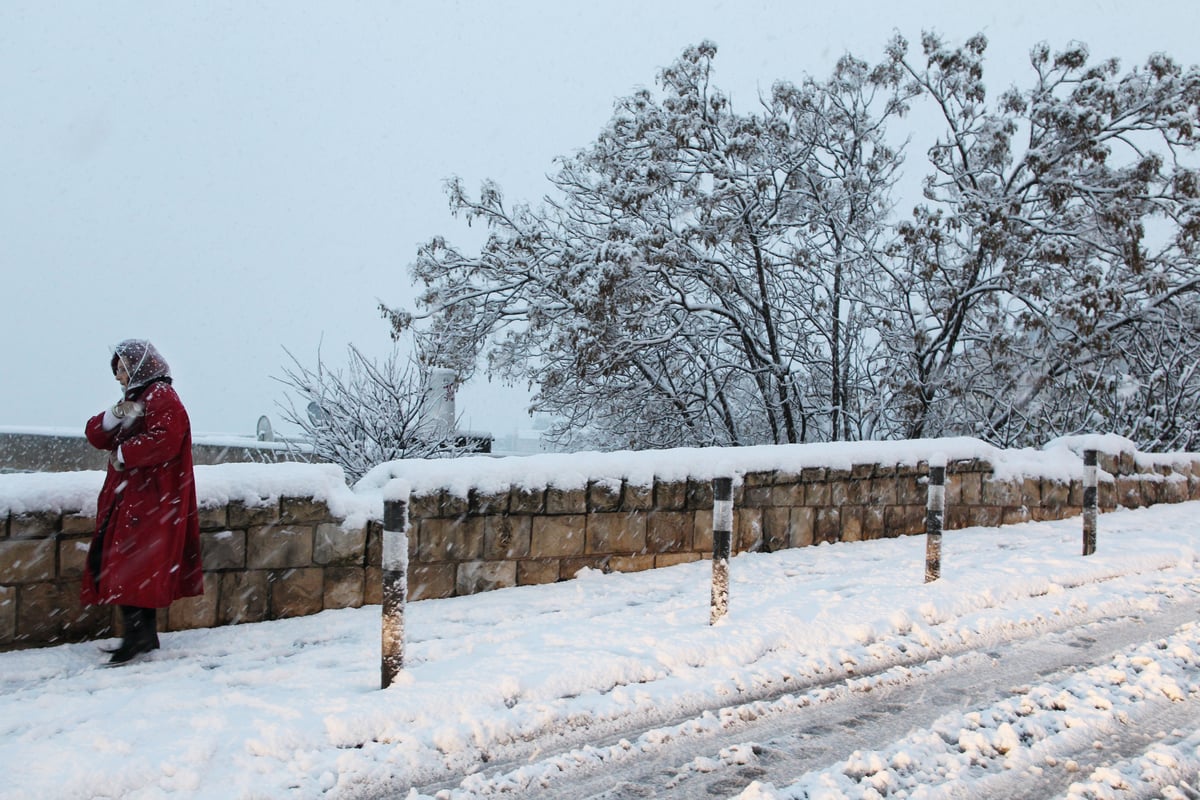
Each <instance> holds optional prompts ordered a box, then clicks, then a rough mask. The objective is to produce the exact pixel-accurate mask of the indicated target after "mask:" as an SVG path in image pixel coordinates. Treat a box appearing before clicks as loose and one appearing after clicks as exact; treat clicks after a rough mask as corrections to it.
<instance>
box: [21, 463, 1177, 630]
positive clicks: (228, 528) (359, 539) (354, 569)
mask: <svg viewBox="0 0 1200 800" xmlns="http://www.w3.org/2000/svg"><path fill="white" fill-rule="evenodd" d="M519 463H520V464H522V465H524V464H527V463H531V462H519ZM233 466H237V465H233ZM1100 466H1101V469H1102V470H1103V472H1102V473H1101V481H1100V492H1099V502H1100V506H1101V509H1102V510H1111V509H1113V508H1115V507H1116V506H1118V505H1119V506H1125V507H1139V506H1145V505H1151V504H1155V503H1161V502H1181V501H1184V500H1189V499H1200V460H1197V461H1192V460H1190V457H1188V458H1181V457H1176V458H1174V459H1170V460H1167V461H1163V462H1145V463H1143V462H1139V461H1138V460H1137V459H1136V458H1135V456H1134V454H1132V453H1120V454H1115V455H1104V454H1102V455H1101V459H1100ZM469 467H470V465H464V468H469ZM232 468H233V467H232V466H231V467H228V468H219V467H213V468H210V469H217V470H219V469H232ZM289 468H290V469H292V470H293V471H297V470H299V471H301V472H303V473H304V474H308V472H305V471H304V470H309V471H314V472H315V471H319V470H320V469H325V470H328V469H330V468H328V467H324V468H318V467H316V466H315V465H314V466H311V467H310V466H308V465H285V464H278V465H261V466H258V467H255V469H256V470H260V471H265V473H257V472H256V473H255V474H256V475H261V474H267V475H275V474H277V473H278V471H279V470H287V469H289ZM421 468H422V469H424V470H426V471H427V470H428V467H425V466H422V467H421ZM927 472H928V468H927V464H926V462H924V461H918V462H915V463H912V464H904V463H901V464H889V463H872V464H854V465H851V466H848V467H846V468H836V469H835V468H827V467H805V468H800V469H796V470H795V471H784V470H779V469H775V470H769V471H754V470H746V471H745V472H744V473H742V474H739V475H738V476H737V477H738V480H737V481H736V482H735V494H734V507H735V511H734V525H735V537H734V549H735V551H742V552H745V551H775V550H779V549H783V548H788V547H805V546H809V545H813V544H820V543H824V542H854V541H862V540H869V539H878V538H882V537H892V536H901V535H907V534H918V533H922V532H923V531H924V520H925V501H926V480H927V479H926V474H927ZM222 474H225V473H222ZM238 474H239V475H241V473H238ZM80 475H83V473H80ZM10 477H11V478H17V477H21V476H10ZM29 477H36V476H29ZM547 482H548V483H549V482H550V481H547ZM95 489H98V484H96V486H95ZM95 489H92V488H91V485H90V484H88V485H87V486H86V487H84V488H83V489H81V490H80V491H79V492H77V493H76V495H75V496H76V497H82V496H83V495H84V492H85V491H89V492H93V493H94V491H95ZM257 491H258V490H257V489H254V488H253V487H251V489H250V490H249V491H248V496H256V492H257ZM339 491H340V489H339ZM359 491H361V490H359ZM2 492H3V484H0V493H2ZM345 493H346V494H348V495H349V494H351V493H350V490H349V489H345ZM3 499H4V498H0V500H3ZM352 499H353V502H355V503H358V506H359V508H360V509H361V508H369V509H370V510H369V511H368V512H367V513H365V514H362V513H359V514H358V517H361V518H362V519H363V521H362V522H361V523H355V524H347V523H346V522H345V520H343V519H341V518H339V517H338V516H337V515H335V514H333V513H332V512H331V511H330V509H329V506H328V505H327V504H326V503H325V502H322V501H318V500H314V499H312V498H311V497H298V496H281V497H278V498H275V499H271V500H269V501H266V502H265V503H263V504H259V503H249V502H246V501H244V500H229V501H225V502H215V503H214V502H212V501H211V500H210V499H206V498H204V497H202V498H201V504H202V506H203V507H202V511H201V530H202V537H203V547H204V566H205V572H206V574H205V594H204V596H203V597H199V598H191V599H187V600H182V601H178V602H176V603H175V604H174V605H172V606H171V608H170V609H168V610H167V612H166V613H165V614H160V627H161V628H162V629H163V630H165V631H170V630H185V629H190V628H204V627H212V626H218V625H230V624H236V623H241V622H256V621H261V620H268V619H277V618H281V617H291V616H301V615H306V614H313V613H316V612H319V611H322V610H324V609H331V608H345V607H354V606H360V605H363V604H372V603H379V602H380V593H381V575H380V569H379V566H380V541H381V538H380V537H381V524H380V522H379V520H380V519H381V517H382V511H383V508H382V500H380V499H379V498H378V496H375V497H372V496H370V495H367V496H365V497H359V496H355V497H354V498H352ZM343 501H344V498H342V500H339V503H341V504H342V505H345V504H346V502H343ZM946 506H947V507H946V528H947V529H955V528H962V527H967V526H975V525H980V526H996V525H1004V524H1011V523H1017V522H1024V521H1027V520H1047V519H1060V518H1063V517H1067V516H1071V515H1075V514H1079V513H1080V510H1081V507H1082V488H1081V485H1080V481H1079V479H1078V478H1075V479H1068V478H1063V477H1061V476H1060V477H1029V476H1028V473H1026V474H1025V475H1017V476H1015V477H1007V478H997V477H996V476H995V474H994V470H993V465H992V464H991V463H989V462H987V461H983V460H980V459H978V458H971V459H962V460H951V461H949V463H948V464H947V487H946ZM9 507H10V508H18V509H20V510H19V511H12V510H9V511H4V510H3V506H0V648H3V647H14V646H17V647H19V646H27V645H36V644H49V643H55V642H62V641H75V640H82V639H89V638H100V637H107V636H112V635H115V630H114V623H115V622H116V620H115V618H114V613H113V612H114V609H112V608H109V607H91V608H82V607H80V603H79V589H80V576H81V574H82V570H83V568H84V559H85V556H86V552H87V545H88V541H89V538H90V536H91V532H92V529H93V527H94V526H95V520H94V519H93V518H92V517H91V516H89V515H87V514H84V513H80V512H79V511H77V510H72V509H70V508H64V509H60V510H52V511H42V510H38V509H36V508H32V507H30V506H29V505H28V503H26V504H24V505H20V504H17V505H12V504H11V503H10V506H9ZM356 518H357V517H356ZM409 519H410V522H409V540H408V545H409V557H410V563H409V597H410V599H413V600H421V599H427V598H436V597H449V596H453V595H466V594H472V593H475V592H481V591H487V590H490V589H496V588H502V587H510V586H522V585H532V584H542V583H550V582H553V581H559V580H566V579H569V578H572V577H574V576H575V574H576V573H577V572H578V571H579V570H580V569H582V568H585V567H586V568H591V569H598V570H605V571H621V572H630V571H637V570H644V569H651V568H655V567H664V566H670V565H672V564H679V563H682V562H687V561H696V560H699V559H702V558H707V557H711V552H712V489H711V483H710V481H709V480H707V479H703V480H702V479H696V478H689V479H678V480H667V479H659V478H654V479H653V480H652V481H647V482H638V481H634V480H631V479H629V478H607V479H605V478H596V477H593V478H591V479H589V480H587V482H586V485H585V486H581V487H580V488H573V489H564V488H559V487H555V486H543V487H538V488H529V487H528V486H524V485H521V486H518V485H516V484H513V485H510V486H509V487H508V488H507V489H502V490H499V491H491V492H482V491H479V490H478V489H471V490H469V491H467V492H466V494H465V496H464V495H462V494H459V493H455V492H452V491H450V490H448V489H444V488H441V489H432V490H431V489H423V490H420V491H414V493H413V494H412V496H411V497H410V502H409ZM1100 550H1101V551H1102V550H1103V523H1102V522H1101V537H1100Z"/></svg>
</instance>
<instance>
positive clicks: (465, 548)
mask: <svg viewBox="0 0 1200 800" xmlns="http://www.w3.org/2000/svg"><path fill="white" fill-rule="evenodd" d="M418 537H419V539H418V542H417V561H420V562H423V563H431V562H436V561H465V560H470V559H475V558H479V557H480V556H482V555H483V517H461V518H459V517H454V518H438V519H424V520H421V527H420V529H419V530H418Z"/></svg>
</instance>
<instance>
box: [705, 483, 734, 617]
mask: <svg viewBox="0 0 1200 800" xmlns="http://www.w3.org/2000/svg"><path fill="white" fill-rule="evenodd" d="M732 549H733V478H713V563H712V610H711V612H710V614H709V618H708V624H709V625H715V624H716V622H717V620H719V619H720V618H721V617H723V616H725V612H727V611H728V610H729V556H730V553H731V551H732Z"/></svg>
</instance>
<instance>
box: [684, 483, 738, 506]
mask: <svg viewBox="0 0 1200 800" xmlns="http://www.w3.org/2000/svg"><path fill="white" fill-rule="evenodd" d="M735 504H736V501H735ZM712 506H713V486H712V481H700V480H695V479H693V478H688V481H687V507H688V508H689V509H691V510H693V511H697V510H699V509H702V508H708V509H711V508H712Z"/></svg>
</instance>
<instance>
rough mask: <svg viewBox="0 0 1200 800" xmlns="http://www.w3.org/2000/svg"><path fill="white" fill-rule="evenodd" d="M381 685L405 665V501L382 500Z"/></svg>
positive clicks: (406, 502) (387, 684) (387, 683)
mask: <svg viewBox="0 0 1200 800" xmlns="http://www.w3.org/2000/svg"><path fill="white" fill-rule="evenodd" d="M380 566H382V567H383V626H382V632H383V642H382V643H383V649H382V653H383V658H382V663H381V667H380V673H381V677H382V684H383V686H382V688H384V689H386V688H388V687H389V686H391V685H392V681H394V680H395V679H396V676H397V675H398V674H400V670H401V669H402V668H403V667H404V604H405V602H406V600H407V599H408V501H407V500H402V499H386V500H384V503H383V559H382V562H381V564H380Z"/></svg>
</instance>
